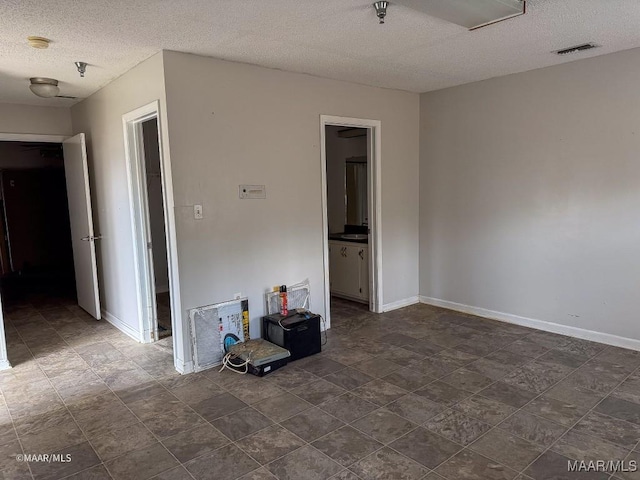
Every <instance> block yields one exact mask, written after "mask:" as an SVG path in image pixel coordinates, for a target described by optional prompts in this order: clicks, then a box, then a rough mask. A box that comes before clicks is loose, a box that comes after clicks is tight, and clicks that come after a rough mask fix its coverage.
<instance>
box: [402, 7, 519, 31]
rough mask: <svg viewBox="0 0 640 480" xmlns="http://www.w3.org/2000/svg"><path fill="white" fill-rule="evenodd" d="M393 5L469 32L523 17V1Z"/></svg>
mask: <svg viewBox="0 0 640 480" xmlns="http://www.w3.org/2000/svg"><path fill="white" fill-rule="evenodd" d="M394 3H397V4H400V5H402V6H404V7H407V8H410V9H412V10H415V11H417V12H422V13H425V14H427V15H429V16H431V17H435V18H440V19H442V20H446V21H447V22H451V23H455V24H456V25H460V26H463V27H466V28H468V29H470V30H476V29H478V28H482V27H486V26H488V25H493V24H494V23H497V22H501V21H503V20H507V19H509V18H514V17H518V16H520V15H524V14H525V12H526V2H525V1H524V0H428V1H426V0H395V1H394Z"/></svg>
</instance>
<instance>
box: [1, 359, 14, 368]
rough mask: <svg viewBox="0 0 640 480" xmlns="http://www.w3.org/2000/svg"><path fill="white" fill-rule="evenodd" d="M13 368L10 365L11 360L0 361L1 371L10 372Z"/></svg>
mask: <svg viewBox="0 0 640 480" xmlns="http://www.w3.org/2000/svg"><path fill="white" fill-rule="evenodd" d="M10 368H13V367H12V366H11V364H10V363H9V360H0V370H9V369H10Z"/></svg>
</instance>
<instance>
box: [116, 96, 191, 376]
mask: <svg viewBox="0 0 640 480" xmlns="http://www.w3.org/2000/svg"><path fill="white" fill-rule="evenodd" d="M153 118H155V119H156V120H157V125H158V147H159V149H160V174H161V184H162V200H163V202H162V203H163V210H164V227H165V238H166V242H167V264H168V268H169V297H170V298H169V300H170V309H171V335H172V339H173V350H174V364H175V366H176V368H177V369H178V371H180V372H181V373H184V372H183V370H184V365H181V364H180V363H181V360H180V359H179V356H178V352H179V351H182V349H181V348H180V347H181V345H182V344H183V338H182V337H183V331H182V328H181V327H182V315H181V311H180V308H181V307H180V305H181V302H180V278H179V275H178V249H177V242H176V220H175V214H174V209H173V205H174V199H173V181H172V177H171V160H170V156H169V155H166V154H165V152H164V146H163V137H162V118H161V115H160V102H159V101H157V100H156V101H153V102H151V103H149V104H147V105H144V106H142V107H140V108H137V109H135V110H133V111H131V112H129V113H126V114H124V115H123V116H122V127H123V132H124V143H125V158H126V163H127V179H128V189H129V198H130V200H131V227H132V233H133V246H134V249H133V253H134V271H135V277H136V278H135V282H136V297H137V303H138V316H139V319H140V333H141V338H140V341H141V342H142V343H151V342H155V341H157V340H158V323H157V319H156V315H155V307H156V298H155V284H154V278H153V259H152V258H151V255H152V249H149V248H147V241H148V240H147V239H150V238H151V232H150V222H149V208H148V196H147V183H146V171H145V156H144V142H143V139H142V124H143V123H144V122H146V121H147V120H151V119H153Z"/></svg>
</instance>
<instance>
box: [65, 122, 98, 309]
mask: <svg viewBox="0 0 640 480" xmlns="http://www.w3.org/2000/svg"><path fill="white" fill-rule="evenodd" d="M62 147H63V150H64V171H65V176H66V178H67V199H68V201H69V220H70V221H71V242H72V244H73V263H74V266H75V271H76V291H77V294H78V305H80V307H82V308H83V309H85V310H86V311H87V312H89V313H90V314H91V315H92V316H93V317H95V318H97V319H98V320H99V319H100V296H99V294H98V269H97V266H96V246H95V241H96V240H97V239H98V238H100V237H99V236H94V233H93V214H92V212H91V192H90V190H89V169H88V167H87V148H86V144H85V140H84V133H79V134H78V135H76V136H75V137H71V138H69V139H67V140H65V141H64V142H62Z"/></svg>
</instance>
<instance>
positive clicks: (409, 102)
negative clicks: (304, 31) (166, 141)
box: [164, 52, 419, 336]
mask: <svg viewBox="0 0 640 480" xmlns="http://www.w3.org/2000/svg"><path fill="white" fill-rule="evenodd" d="M164 66H165V74H166V77H165V81H166V89H167V108H168V114H169V138H170V142H171V158H172V165H173V167H172V170H173V180H174V195H175V211H176V223H177V234H178V256H179V261H180V281H181V294H182V300H183V308H184V309H185V310H187V309H189V308H192V307H196V306H200V305H207V304H211V303H214V302H217V301H223V300H227V299H230V298H233V294H234V293H236V292H242V293H243V294H245V295H248V296H249V308H250V316H251V334H252V335H254V336H257V335H259V323H258V318H259V317H260V316H261V315H262V314H263V311H264V296H263V295H264V292H265V291H266V290H268V289H270V288H271V287H272V286H273V285H278V284H291V283H294V282H298V281H300V280H303V279H306V278H308V279H309V280H310V283H311V290H312V299H311V304H312V309H313V310H314V311H317V312H319V313H324V311H323V310H324V305H323V301H324V292H323V288H324V280H323V257H322V244H323V239H324V236H325V235H326V232H323V229H322V203H321V166H320V145H319V142H320V115H321V114H327V115H339V116H346V117H356V118H367V119H377V120H381V122H382V256H383V279H384V299H383V300H384V303H391V302H394V301H399V300H402V299H406V298H409V297H412V296H413V297H415V296H417V294H418V288H417V287H418V143H419V142H418V140H419V137H418V135H419V131H418V129H419V126H418V121H419V96H418V95H417V94H412V93H406V92H400V91H394V90H386V89H380V88H372V87H366V86H361V85H356V84H350V83H345V82H338V81H334V80H327V79H322V78H317V77H312V76H309V75H302V74H294V73H288V72H283V71H278V70H271V69H267V68H262V67H256V66H251V65H246V64H239V63H231V62H225V61H221V60H216V59H212V58H206V57H199V56H195V55H188V54H181V53H176V52H165V59H164ZM239 184H264V185H266V191H267V199H266V200H240V199H239V198H238V185H239ZM194 204H202V205H203V206H204V219H202V220H194V218H193V205H194Z"/></svg>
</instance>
